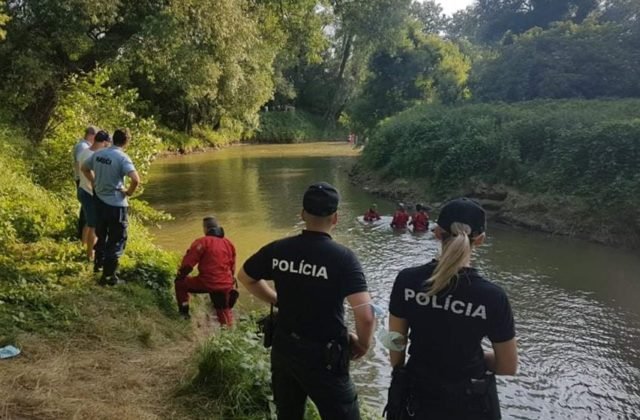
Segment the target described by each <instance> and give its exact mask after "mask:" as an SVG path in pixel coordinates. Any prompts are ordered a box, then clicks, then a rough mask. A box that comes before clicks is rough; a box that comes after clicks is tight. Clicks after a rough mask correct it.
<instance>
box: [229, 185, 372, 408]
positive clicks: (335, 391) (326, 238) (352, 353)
mask: <svg viewBox="0 0 640 420" xmlns="http://www.w3.org/2000/svg"><path fill="white" fill-rule="evenodd" d="M338 202H339V194H338V191H337V190H336V189H335V188H334V187H333V186H331V185H330V184H327V183H324V182H323V183H318V184H314V185H311V186H310V187H309V188H308V190H307V191H306V193H305V194H304V199H303V210H302V219H303V220H304V222H305V226H306V229H305V230H304V231H303V232H302V233H301V234H299V235H297V236H294V237H290V238H285V239H281V240H279V241H275V242H272V243H270V244H268V245H266V246H265V247H263V248H262V249H261V250H260V251H258V252H257V253H256V254H255V255H253V256H252V257H251V258H249V259H248V260H247V262H246V263H245V264H244V267H243V269H242V270H240V273H239V274H238V278H239V279H240V281H241V282H242V283H243V284H244V285H245V286H246V288H247V290H248V291H249V292H250V293H252V294H253V295H255V296H257V297H258V298H260V299H261V300H263V301H265V302H267V303H270V304H273V305H275V304H277V306H278V309H279V312H278V320H277V323H276V326H275V333H274V337H273V341H272V349H271V371H272V382H273V384H272V385H273V393H274V399H275V404H276V409H277V413H278V419H280V420H299V419H300V420H301V419H303V418H304V412H305V405H306V400H307V397H309V398H311V400H312V401H313V402H314V403H315V405H316V406H317V407H318V411H319V412H320V416H321V417H322V418H323V419H326V420H341V419H345V420H352V419H359V418H360V413H359V408H358V398H357V394H356V391H355V387H354V385H353V382H352V381H351V378H350V376H349V360H350V359H351V360H354V359H359V358H361V357H362V356H364V355H365V354H366V353H367V351H368V349H369V347H370V345H371V339H372V335H373V330H374V327H375V318H374V313H373V310H372V307H371V306H370V304H371V297H370V296H369V293H368V291H367V283H366V281H365V277H364V273H363V271H362V267H361V266H360V262H359V261H358V259H357V258H356V256H355V255H354V253H353V252H352V251H351V250H350V249H348V248H347V247H345V246H342V245H340V244H338V243H336V242H335V241H334V240H333V239H332V238H331V236H330V232H331V231H332V230H333V228H334V226H335V225H336V223H337V221H338V215H337V210H338ZM264 280H274V282H275V291H274V290H273V289H272V288H271V287H269V286H268V285H267V283H266V282H265V281H264ZM345 298H346V299H347V301H348V302H349V304H350V305H351V307H352V309H353V311H354V318H355V328H356V333H355V334H354V333H349V332H348V330H347V327H346V325H345V321H344V300H345Z"/></svg>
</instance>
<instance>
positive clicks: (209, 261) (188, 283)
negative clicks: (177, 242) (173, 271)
mask: <svg viewBox="0 0 640 420" xmlns="http://www.w3.org/2000/svg"><path fill="white" fill-rule="evenodd" d="M196 266H198V275H197V276H195V277H187V274H189V273H190V272H191V271H192V270H193V268H194V267H196ZM235 270H236V249H235V247H234V246H233V244H232V243H231V241H230V240H228V239H226V238H221V237H218V236H212V235H207V236H205V237H202V238H200V239H197V240H196V241H195V242H193V244H191V247H190V248H189V250H188V251H187V254H186V255H185V256H184V258H183V259H182V265H181V268H180V271H179V273H180V274H179V277H180V276H181V278H178V279H177V280H176V283H175V288H176V299H177V301H178V305H180V306H181V305H183V304H184V303H188V302H189V293H209V294H211V296H212V300H213V305H214V307H215V309H216V315H217V317H218V321H219V322H220V324H222V325H231V324H233V312H232V311H231V308H230V305H229V292H231V290H233V288H234V281H235V280H234V273H235Z"/></svg>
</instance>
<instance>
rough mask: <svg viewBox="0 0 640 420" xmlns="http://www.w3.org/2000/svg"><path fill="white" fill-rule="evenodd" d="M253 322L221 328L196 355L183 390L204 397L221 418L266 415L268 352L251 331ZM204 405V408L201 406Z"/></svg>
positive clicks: (267, 412) (253, 417)
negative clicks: (192, 374) (194, 363)
mask: <svg viewBox="0 0 640 420" xmlns="http://www.w3.org/2000/svg"><path fill="white" fill-rule="evenodd" d="M255 331H256V325H255V323H253V322H244V323H240V324H239V325H238V326H237V327H236V329H234V330H222V331H220V333H218V334H216V335H215V336H213V337H212V338H210V339H209V340H208V341H207V342H205V343H204V344H203V345H202V346H201V347H200V349H199V351H198V353H197V355H196V359H195V361H196V364H197V372H196V374H195V376H194V377H193V378H192V380H191V382H190V384H189V386H188V387H187V389H185V392H188V393H196V394H201V395H204V396H206V397H207V399H208V401H209V402H210V404H211V405H212V407H206V408H208V409H212V408H215V409H217V410H218V411H219V413H220V415H221V417H222V418H234V419H235V418H242V419H264V418H269V417H270V408H269V404H270V401H271V399H272V397H271V394H272V393H271V386H270V383H271V374H270V367H269V366H270V365H269V363H270V362H269V353H268V351H267V350H265V349H264V348H263V347H262V344H261V342H260V341H259V340H258V338H257V337H256V334H255ZM202 408H205V407H202Z"/></svg>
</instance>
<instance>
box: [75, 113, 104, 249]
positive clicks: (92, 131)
mask: <svg viewBox="0 0 640 420" xmlns="http://www.w3.org/2000/svg"><path fill="white" fill-rule="evenodd" d="M97 132H98V129H97V128H96V127H94V126H93V125H90V126H88V127H87V128H86V129H85V130H84V138H82V139H80V140H78V142H77V143H76V144H75V145H74V146H73V149H72V150H71V155H72V157H73V180H74V181H75V183H76V196H77V198H78V201H80V165H81V164H82V162H80V160H79V158H80V154H81V153H82V152H83V151H85V150H87V149H88V148H89V147H91V145H92V144H93V141H94V139H95V137H96V133H97ZM80 204H82V201H80ZM85 224H86V220H85V219H84V212H83V211H82V209H80V215H79V216H78V238H80V239H81V240H82V243H83V244H84V243H85V239H86V238H85V236H84V235H83V230H84V227H85Z"/></svg>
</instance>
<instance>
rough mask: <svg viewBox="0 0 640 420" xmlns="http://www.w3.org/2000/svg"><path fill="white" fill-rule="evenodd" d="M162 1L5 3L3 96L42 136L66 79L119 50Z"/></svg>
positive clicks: (0, 57) (0, 52) (0, 56)
mask: <svg viewBox="0 0 640 420" xmlns="http://www.w3.org/2000/svg"><path fill="white" fill-rule="evenodd" d="M163 4H164V1H163V0H144V1H139V0H120V1H112V0H21V1H11V2H8V3H7V14H8V16H9V17H10V19H11V20H10V21H9V22H8V23H7V26H6V30H7V36H6V40H5V41H4V42H3V43H2V44H0V74H1V75H2V77H1V78H0V95H1V96H2V98H3V101H4V102H5V104H7V105H8V108H10V109H12V110H14V111H15V112H16V114H17V115H16V116H17V117H21V118H23V119H24V120H25V122H26V123H27V126H28V127H29V128H30V129H31V131H32V137H33V139H34V140H36V141H39V140H41V139H42V138H43V137H44V134H45V131H46V127H47V123H48V121H49V118H50V116H51V113H52V111H53V109H54V108H55V105H56V103H57V100H58V97H59V92H60V89H61V87H62V85H63V83H64V81H65V80H66V79H67V78H68V77H69V76H70V75H73V74H80V73H86V72H90V71H92V70H93V69H94V68H95V67H96V65H97V64H98V63H104V62H106V61H108V60H110V59H112V58H114V57H116V56H117V55H118V53H119V50H120V48H121V47H122V45H123V44H124V43H125V42H126V40H127V39H129V37H130V36H131V35H132V34H133V33H135V32H136V31H137V30H138V29H139V27H140V24H141V22H142V21H143V20H144V18H145V17H146V16H150V15H153V14H155V13H157V12H158V11H159V10H161V9H162V7H163Z"/></svg>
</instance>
